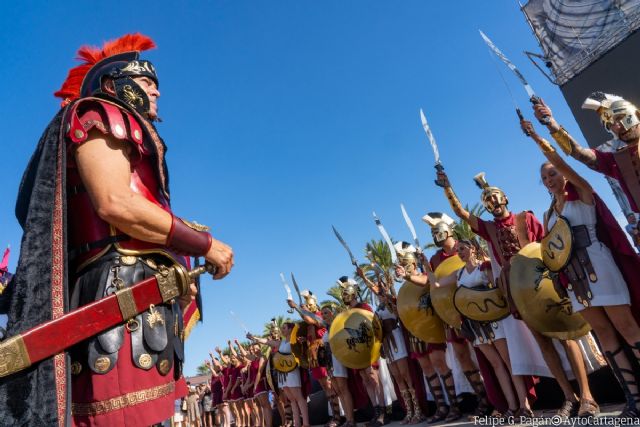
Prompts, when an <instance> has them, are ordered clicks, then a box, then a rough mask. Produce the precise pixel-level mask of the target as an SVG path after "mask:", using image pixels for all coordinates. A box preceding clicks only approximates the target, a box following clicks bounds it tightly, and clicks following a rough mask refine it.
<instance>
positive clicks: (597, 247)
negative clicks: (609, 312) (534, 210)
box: [548, 200, 630, 311]
mask: <svg viewBox="0 0 640 427" xmlns="http://www.w3.org/2000/svg"><path fill="white" fill-rule="evenodd" d="M562 216H564V217H565V218H567V220H569V224H571V226H572V227H573V226H576V225H585V226H586V227H587V230H588V231H589V238H590V239H591V245H590V246H588V247H587V253H588V254H589V258H590V260H591V265H592V266H593V269H594V271H595V273H596V276H597V279H596V281H595V282H592V281H591V279H589V284H590V287H591V293H592V294H593V299H592V300H591V305H592V306H594V307H603V306H609V305H623V304H624V305H628V304H630V298H629V289H628V288H627V284H626V282H625V281H624V278H623V277H622V273H620V270H619V269H618V266H617V265H616V263H615V261H614V259H613V256H612V255H611V251H610V250H609V248H608V247H606V246H605V245H604V244H603V243H602V242H600V241H599V240H598V236H597V235H596V207H595V205H588V204H586V203H584V202H582V200H572V201H566V202H565V203H564V206H563V208H562ZM557 219H558V216H557V214H556V212H555V211H553V212H552V213H551V216H550V217H549V223H548V227H549V228H551V227H553V225H554V224H555V223H556V221H557ZM568 293H569V298H570V299H571V306H572V307H573V310H574V311H580V310H584V309H585V306H584V305H582V304H581V303H580V302H578V300H577V298H576V297H575V294H574V293H573V292H572V291H568Z"/></svg>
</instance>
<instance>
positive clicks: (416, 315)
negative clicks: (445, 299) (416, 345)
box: [398, 282, 446, 344]
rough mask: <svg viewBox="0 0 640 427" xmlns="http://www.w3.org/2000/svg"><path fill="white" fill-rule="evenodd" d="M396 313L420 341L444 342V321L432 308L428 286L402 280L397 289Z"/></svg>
mask: <svg viewBox="0 0 640 427" xmlns="http://www.w3.org/2000/svg"><path fill="white" fill-rule="evenodd" d="M398 315H399V316H400V320H402V324H403V325H404V327H405V328H407V329H408V330H409V332H411V333H412V334H413V335H414V336H415V337H417V338H419V339H421V340H422V341H424V342H427V343H434V344H437V343H444V342H446V337H445V334H444V323H442V319H440V317H438V315H437V314H436V312H435V310H434V309H433V304H432V302H431V295H430V294H429V288H428V287H426V286H425V287H423V286H418V285H414V284H413V283H411V282H404V284H403V285H402V287H401V288H400V290H399V291H398Z"/></svg>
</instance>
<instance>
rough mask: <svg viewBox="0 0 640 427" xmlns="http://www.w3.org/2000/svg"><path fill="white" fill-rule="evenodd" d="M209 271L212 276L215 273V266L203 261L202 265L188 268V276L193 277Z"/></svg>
mask: <svg viewBox="0 0 640 427" xmlns="http://www.w3.org/2000/svg"><path fill="white" fill-rule="evenodd" d="M205 273H209V274H211V275H212V276H213V275H215V274H216V267H215V266H214V265H213V264H211V263H208V262H205V263H204V265H201V266H199V267H196V268H194V269H193V270H189V273H188V274H189V278H191V279H195V278H196V277H198V276H200V275H202V274H205Z"/></svg>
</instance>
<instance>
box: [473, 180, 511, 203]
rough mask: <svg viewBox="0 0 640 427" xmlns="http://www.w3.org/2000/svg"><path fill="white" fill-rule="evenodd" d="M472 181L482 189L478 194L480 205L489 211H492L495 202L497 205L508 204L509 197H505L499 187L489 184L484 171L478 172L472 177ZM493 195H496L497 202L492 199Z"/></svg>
mask: <svg viewBox="0 0 640 427" xmlns="http://www.w3.org/2000/svg"><path fill="white" fill-rule="evenodd" d="M473 181H474V182H475V183H476V185H477V186H478V187H480V189H481V190H482V194H481V195H480V200H481V201H482V205H483V206H484V207H485V209H486V210H487V211H489V212H493V210H494V209H495V207H496V206H495V204H494V203H497V205H498V206H499V205H505V206H506V205H507V204H509V199H507V196H506V194H504V191H502V189H501V188H499V187H493V186H491V185H489V183H488V182H487V180H486V178H485V173H484V172H480V173H479V174H477V175H476V176H474V177H473ZM493 196H496V200H497V202H494V201H493Z"/></svg>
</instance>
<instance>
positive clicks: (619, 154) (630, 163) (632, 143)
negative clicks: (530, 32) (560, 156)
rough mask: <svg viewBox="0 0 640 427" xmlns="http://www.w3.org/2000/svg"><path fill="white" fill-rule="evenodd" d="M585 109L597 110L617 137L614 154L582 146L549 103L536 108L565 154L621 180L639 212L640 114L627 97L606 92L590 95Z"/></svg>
mask: <svg viewBox="0 0 640 427" xmlns="http://www.w3.org/2000/svg"><path fill="white" fill-rule="evenodd" d="M582 108H584V109H588V110H594V111H596V112H597V113H598V115H599V116H600V120H601V122H602V125H603V126H604V128H605V129H606V130H607V131H608V132H609V133H611V134H612V135H613V136H614V137H615V139H616V140H615V141H614V144H616V147H614V148H615V150H614V151H613V152H604V151H600V150H595V149H591V148H585V147H582V146H581V145H580V144H578V142H576V140H575V139H574V138H573V137H572V136H571V135H569V133H568V132H567V131H566V130H565V129H564V128H563V127H562V126H561V125H560V124H558V122H557V121H556V120H555V118H554V117H553V115H552V112H551V109H550V108H549V107H548V106H547V105H546V104H544V103H543V102H540V103H538V104H534V105H533V109H534V113H535V116H536V117H537V118H538V119H540V118H542V117H543V116H547V117H549V121H548V124H547V129H548V130H549V132H550V133H551V137H552V138H553V139H554V140H555V141H556V142H557V143H558V145H559V146H560V148H561V149H562V151H564V153H565V154H568V155H570V156H571V157H573V158H574V159H576V160H578V161H580V162H582V163H584V164H585V165H587V166H588V167H589V168H591V169H593V170H595V171H597V172H600V173H602V174H604V175H606V176H608V177H611V178H614V179H616V180H618V182H619V183H620V186H621V188H622V191H623V192H624V194H625V195H626V196H627V199H628V201H629V205H630V207H631V210H633V212H635V213H640V157H639V155H640V152H639V151H638V142H639V141H640V126H639V125H640V111H638V108H637V107H636V106H635V105H633V104H632V103H631V102H629V101H627V100H625V99H624V98H621V97H619V96H616V95H610V94H606V93H603V92H594V93H592V94H591V95H589V97H588V98H587V99H586V100H585V101H584V103H583V104H582Z"/></svg>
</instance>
